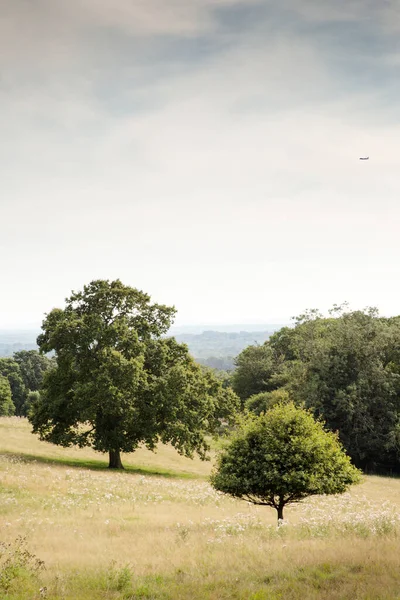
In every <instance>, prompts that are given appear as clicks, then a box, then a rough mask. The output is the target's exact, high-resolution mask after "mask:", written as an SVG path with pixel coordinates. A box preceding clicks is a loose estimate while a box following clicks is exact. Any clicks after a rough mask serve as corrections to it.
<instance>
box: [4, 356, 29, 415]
mask: <svg viewBox="0 0 400 600" xmlns="http://www.w3.org/2000/svg"><path fill="white" fill-rule="evenodd" d="M0 375H1V376H3V377H5V378H6V379H7V381H8V383H9V386H10V389H11V398H12V403H13V405H14V407H15V412H16V414H17V415H21V414H22V411H23V406H24V402H25V399H26V388H25V385H24V380H23V378H22V373H21V369H20V366H19V364H18V363H17V362H16V361H15V360H14V359H13V358H0Z"/></svg>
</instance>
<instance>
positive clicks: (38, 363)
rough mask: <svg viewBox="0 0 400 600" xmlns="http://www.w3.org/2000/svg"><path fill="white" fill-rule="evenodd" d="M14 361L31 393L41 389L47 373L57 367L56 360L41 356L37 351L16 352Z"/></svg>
mask: <svg viewBox="0 0 400 600" xmlns="http://www.w3.org/2000/svg"><path fill="white" fill-rule="evenodd" d="M13 360H15V362H16V363H18V365H19V368H20V371H21V376H22V380H23V382H24V385H25V387H26V389H27V390H30V391H31V392H36V391H38V390H39V389H40V387H41V385H42V382H43V376H44V374H45V373H46V371H48V370H49V369H52V368H53V367H55V360H54V358H49V357H48V356H45V355H43V354H40V353H39V352H38V351H37V350H20V351H19V352H14V355H13Z"/></svg>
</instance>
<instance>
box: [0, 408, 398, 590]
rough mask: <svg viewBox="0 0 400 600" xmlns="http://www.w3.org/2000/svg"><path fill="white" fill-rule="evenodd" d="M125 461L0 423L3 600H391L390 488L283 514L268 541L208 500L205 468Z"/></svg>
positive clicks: (269, 525) (246, 512) (146, 455)
mask: <svg viewBox="0 0 400 600" xmlns="http://www.w3.org/2000/svg"><path fill="white" fill-rule="evenodd" d="M123 462H124V464H125V466H126V471H125V472H122V473H121V472H110V471H108V470H107V469H106V468H105V467H106V464H107V460H106V457H103V456H101V455H98V454H96V453H94V452H92V451H90V450H77V449H62V448H58V447H54V446H51V445H49V444H45V443H42V442H39V441H38V440H37V438H36V437H35V436H33V435H32V434H31V433H30V428H29V424H28V423H27V422H26V421H25V420H23V419H18V418H10V419H5V418H3V419H0V542H1V546H0V598H1V600H6V599H7V600H8V599H10V600H17V599H19V600H21V599H24V600H25V599H26V600H36V599H37V600H39V599H40V598H47V599H51V600H75V599H76V600H80V599H81V600H87V599H94V600H97V599H107V600H108V599H110V600H111V599H113V600H133V599H135V598H142V599H159V598H160V599H164V600H173V599H178V600H179V599H186V598H190V599H191V600H200V599H231V598H233V599H241V600H277V599H282V600H283V599H289V600H291V599H302V600H303V599H305V598H310V599H314V598H324V599H325V598H326V599H327V600H331V599H332V600H333V599H337V600H346V599H351V600H361V599H369V600H384V599H385V600H386V599H389V598H390V599H391V598H399V599H400V543H399V533H400V480H399V479H389V478H378V477H366V478H365V479H364V480H363V482H362V483H361V484H360V485H358V486H356V487H354V488H353V489H352V490H351V492H349V493H348V494H345V495H343V496H340V497H316V498H312V499H309V500H307V501H305V502H304V503H302V504H299V505H294V506H292V507H288V508H287V509H286V515H285V516H286V519H287V523H286V524H285V525H284V526H282V527H280V528H279V529H278V528H277V527H276V514H275V511H272V510H271V509H268V508H263V507H255V506H252V505H248V504H247V503H245V502H239V501H234V500H232V499H229V498H226V497H224V496H222V495H220V494H218V493H216V492H215V491H213V490H212V489H211V487H210V486H209V485H208V483H207V476H208V474H209V472H210V469H211V466H212V463H204V462H201V461H199V460H194V461H190V460H188V459H185V458H182V457H180V456H179V455H178V454H177V453H176V452H175V451H174V450H172V449H171V448H169V447H161V448H160V449H159V451H158V452H157V453H156V454H153V453H151V452H148V451H145V450H139V451H138V452H136V453H135V454H133V455H128V456H125V457H123ZM37 559H38V560H40V561H43V564H42V563H38V562H37Z"/></svg>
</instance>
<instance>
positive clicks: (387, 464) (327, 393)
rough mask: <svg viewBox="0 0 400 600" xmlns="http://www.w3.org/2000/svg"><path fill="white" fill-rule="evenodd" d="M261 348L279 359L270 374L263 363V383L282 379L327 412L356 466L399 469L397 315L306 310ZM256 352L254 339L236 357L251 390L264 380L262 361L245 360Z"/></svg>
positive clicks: (299, 397)
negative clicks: (251, 343) (324, 315)
mask: <svg viewBox="0 0 400 600" xmlns="http://www.w3.org/2000/svg"><path fill="white" fill-rule="evenodd" d="M263 348H264V352H265V354H266V355H268V353H269V355H270V356H271V357H272V358H271V359H270V364H271V365H272V366H274V365H277V367H276V369H275V371H274V370H273V369H272V371H271V374H270V376H269V378H268V372H267V370H266V369H265V371H264V377H265V379H264V384H263V385H264V386H265V389H267V388H268V387H270V389H271V388H273V387H274V386H275V385H276V382H277V380H278V381H279V382H280V386H281V387H283V388H284V389H286V390H287V391H288V392H289V394H290V397H291V398H293V399H294V400H295V401H296V403H298V404H303V405H305V406H306V407H309V408H311V409H312V410H313V412H314V415H315V416H322V417H323V419H324V420H325V422H326V424H327V427H328V428H329V429H331V430H332V431H338V432H339V436H340V440H341V442H342V443H343V445H344V447H345V449H346V451H347V452H348V454H349V455H350V456H351V458H352V460H353V462H354V464H355V465H357V466H358V467H360V468H362V469H363V470H365V471H373V472H391V471H393V472H400V318H399V317H396V318H389V319H388V318H383V317H379V315H378V313H377V311H376V310H375V309H370V310H366V311H348V310H347V309H346V307H334V309H333V310H332V311H331V314H330V316H329V317H328V318H323V317H322V316H321V315H320V314H319V313H318V312H317V311H308V312H306V313H305V314H303V315H301V316H300V317H298V319H297V320H296V322H295V326H294V327H292V328H290V327H284V328H282V329H281V330H280V331H278V332H276V333H275V334H274V335H272V336H271V338H270V340H269V341H268V342H267V343H266V344H265V345H264V347H263ZM259 353H260V349H259V347H258V346H255V347H253V348H252V349H246V351H244V352H243V353H242V354H241V355H239V357H238V364H239V365H240V369H241V373H240V375H241V377H242V379H243V380H246V381H247V382H248V385H247V390H248V391H247V394H248V395H247V398H249V396H250V395H251V394H250V393H249V392H250V390H251V389H252V388H253V389H254V388H257V387H258V388H260V380H261V378H260V375H259V372H260V368H259V363H260V361H259V360H258V358H257V360H254V362H253V364H250V365H248V364H247V363H246V362H245V361H244V360H243V359H244V358H247V357H249V356H251V355H256V356H257V355H258V354H259ZM250 362H251V361H250ZM252 402H255V406H256V405H257V401H256V400H248V403H250V405H251V404H252ZM249 408H251V406H249ZM256 412H257V410H256Z"/></svg>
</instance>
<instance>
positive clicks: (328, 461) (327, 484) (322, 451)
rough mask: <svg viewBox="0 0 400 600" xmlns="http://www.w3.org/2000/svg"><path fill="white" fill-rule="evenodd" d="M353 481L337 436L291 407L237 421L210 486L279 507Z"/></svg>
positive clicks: (342, 487) (355, 473)
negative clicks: (237, 427)
mask: <svg viewBox="0 0 400 600" xmlns="http://www.w3.org/2000/svg"><path fill="white" fill-rule="evenodd" d="M358 480H359V472H358V471H357V469H356V468H355V467H353V466H352V465H351V463H350V459H349V457H348V456H346V454H345V453H344V452H343V450H342V448H341V445H340V443H339V441H338V438H337V436H336V435H335V434H334V433H332V432H328V431H325V430H324V428H323V426H322V424H321V423H320V422H318V421H315V420H314V418H313V417H312V415H311V414H310V413H309V412H308V411H306V410H304V409H301V408H298V407H296V406H295V405H294V404H293V403H288V404H278V405H276V406H275V407H273V408H271V409H270V410H269V411H267V412H266V413H265V414H263V415H261V416H260V417H255V416H251V417H248V418H247V419H245V420H243V421H242V424H241V427H240V428H239V429H238V430H237V431H236V433H235V434H234V436H233V439H232V440H231V442H230V444H229V445H228V446H227V447H226V448H225V449H224V450H223V451H222V452H221V453H220V455H219V457H218V462H217V467H216V470H215V471H214V473H213V474H212V476H211V483H212V485H213V487H215V488H216V489H217V490H219V491H221V492H224V493H227V494H230V495H232V496H234V497H236V498H242V499H243V500H247V501H248V502H252V503H254V504H261V505H266V506H272V507H274V508H275V509H276V510H277V513H278V519H282V518H283V508H284V506H285V505H287V504H289V503H291V502H299V501H300V500H303V499H304V498H306V497H307V496H311V495H316V494H339V493H342V492H344V491H345V490H346V489H347V488H348V487H349V486H350V485H351V484H352V483H355V482H357V481H358Z"/></svg>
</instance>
